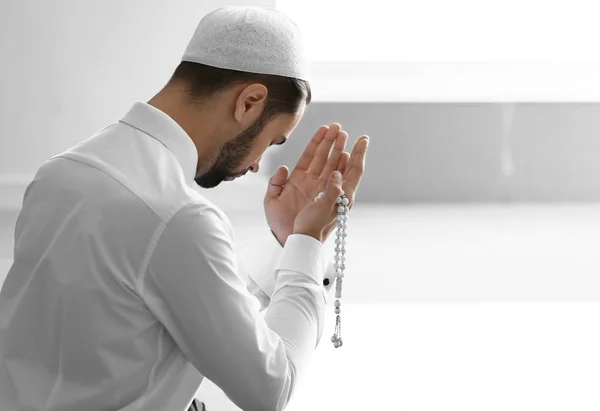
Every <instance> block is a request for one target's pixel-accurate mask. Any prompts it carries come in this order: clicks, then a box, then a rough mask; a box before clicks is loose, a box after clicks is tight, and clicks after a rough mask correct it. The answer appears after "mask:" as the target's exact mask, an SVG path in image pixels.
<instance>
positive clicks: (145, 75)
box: [0, 0, 274, 208]
mask: <svg viewBox="0 0 600 411" xmlns="http://www.w3.org/2000/svg"><path fill="white" fill-rule="evenodd" d="M224 5H258V6H265V7H272V6H273V5H274V2H273V1H271V0H246V1H244V0H229V1H223V0H203V1H198V0H127V1H122V0H102V1H94V2H91V1H79V0H54V1H45V0H8V1H6V0H5V1H2V2H0V56H1V59H2V61H1V63H0V90H2V91H1V93H0V208H7V207H8V208H12V207H14V206H18V205H19V204H20V200H21V195H22V190H23V188H24V185H25V184H26V183H27V182H29V180H30V179H31V177H32V174H33V173H35V171H36V170H37V169H38V167H39V166H40V165H41V164H42V163H43V162H44V161H45V160H46V159H48V158H49V157H51V156H53V155H54V154H57V153H59V152H61V151H63V150H65V149H68V148H69V147H71V146H72V145H74V144H76V143H78V142H79V141H81V140H84V139H86V138H87V137H89V136H90V135H92V134H93V133H94V132H95V131H97V130H99V129H101V128H102V127H104V126H105V125H106V124H109V123H111V122H113V121H116V120H118V119H119V118H121V117H122V116H123V115H124V114H125V112H126V111H127V110H128V108H129V107H130V106H131V105H132V104H133V103H134V102H135V101H137V100H142V101H147V100H148V99H150V98H151V97H152V96H153V95H154V93H155V92H156V91H158V90H159V89H160V88H161V87H162V86H163V85H164V84H165V83H166V82H167V81H168V79H169V77H170V75H171V74H172V72H173V70H174V69H175V67H176V66H177V64H178V63H179V61H180V57H181V55H182V54H183V51H184V49H185V47H186V46H187V43H188V41H189V39H190V37H191V36H192V34H193V32H194V30H195V29H196V26H197V24H198V21H199V20H200V18H201V17H202V16H203V15H205V14H206V13H207V12H208V11H210V10H212V9H214V8H217V7H220V6H224Z"/></svg>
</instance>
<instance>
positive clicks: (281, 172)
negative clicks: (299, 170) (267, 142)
mask: <svg viewBox="0 0 600 411" xmlns="http://www.w3.org/2000/svg"><path fill="white" fill-rule="evenodd" d="M288 173H289V170H288V168H287V167H286V166H279V168H278V169H277V171H275V174H273V176H272V177H271V178H270V179H269V186H268V187H267V194H266V195H265V200H266V199H269V198H274V197H277V196H279V194H281V191H282V190H283V185H284V184H285V182H286V181H287V179H288Z"/></svg>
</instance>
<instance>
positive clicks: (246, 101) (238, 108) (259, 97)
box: [234, 83, 268, 127]
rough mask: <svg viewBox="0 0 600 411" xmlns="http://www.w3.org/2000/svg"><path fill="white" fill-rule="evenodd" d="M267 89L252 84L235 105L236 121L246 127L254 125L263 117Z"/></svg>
mask: <svg viewBox="0 0 600 411" xmlns="http://www.w3.org/2000/svg"><path fill="white" fill-rule="evenodd" d="M267 94H268V91H267V88H266V87H265V86H264V85H262V84H258V83H255V84H250V85H249V86H247V87H246V88H244V89H243V90H242V91H241V93H240V94H239V96H238V98H237V101H236V103H235V113H234V116H235V119H236V121H237V122H238V123H241V124H244V127H247V126H249V125H250V124H253V123H254V122H255V121H256V120H257V119H258V118H259V116H260V115H261V113H262V111H263V109H264V106H265V102H266V101H267Z"/></svg>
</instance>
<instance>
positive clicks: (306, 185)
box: [264, 123, 369, 245]
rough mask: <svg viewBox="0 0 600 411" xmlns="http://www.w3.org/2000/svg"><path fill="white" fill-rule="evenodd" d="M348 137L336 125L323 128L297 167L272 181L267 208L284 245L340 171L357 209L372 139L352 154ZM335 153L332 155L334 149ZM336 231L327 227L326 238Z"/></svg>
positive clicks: (279, 171)
mask: <svg viewBox="0 0 600 411" xmlns="http://www.w3.org/2000/svg"><path fill="white" fill-rule="evenodd" d="M347 140H348V133H346V132H345V131H343V130H342V128H341V126H340V125H339V124H337V123H333V124H332V125H331V126H330V127H327V126H322V127H320V128H319V129H318V130H317V132H316V133H315V135H314V136H313V137H312V139H311V141H310V142H309V143H308V145H307V146H306V149H305V150H304V153H303V154H302V156H301V157H300V159H299V160H298V163H297V164H296V167H295V168H294V170H293V171H292V172H291V174H289V172H288V169H287V167H285V166H280V167H279V168H278V169H277V171H276V172H275V174H274V175H273V177H271V179H270V180H269V187H268V189H267V193H266V195H265V200H264V207H265V213H266V217H267V223H268V224H269V227H270V228H271V231H273V234H275V236H276V237H277V239H278V240H279V242H280V243H281V245H284V244H285V241H286V240H287V237H288V236H289V235H290V234H292V232H293V229H294V220H295V219H296V216H297V215H298V213H299V212H300V210H302V209H303V208H304V207H305V206H306V205H307V204H309V203H311V202H312V201H313V200H314V197H315V196H316V195H317V194H318V193H319V192H321V191H325V187H326V185H327V179H328V177H329V176H330V175H331V173H332V172H333V171H335V170H338V171H339V172H340V173H342V189H343V190H344V193H345V194H346V197H348V199H349V200H350V203H349V207H350V208H352V206H353V205H354V198H355V193H356V189H357V188H358V185H359V183H360V180H361V177H362V175H363V173H364V169H365V157H366V153H367V146H368V141H369V140H368V137H367V136H362V137H361V138H359V139H358V141H357V142H356V144H355V145H354V148H353V150H352V154H349V153H347V152H344V149H345V148H346V142H347ZM332 146H333V151H332V152H331V155H329V152H330V151H331V147H332ZM334 227H335V222H334V223H332V225H331V226H330V227H327V229H326V232H325V233H324V235H323V238H327V235H329V233H330V232H331V230H333V228H334Z"/></svg>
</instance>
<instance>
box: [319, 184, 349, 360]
mask: <svg viewBox="0 0 600 411" xmlns="http://www.w3.org/2000/svg"><path fill="white" fill-rule="evenodd" d="M323 194H324V193H319V194H318V195H317V197H316V198H315V200H316V199H318V198H320V197H321V196H322V195H323ZM349 202H350V201H349V200H348V198H347V197H346V196H345V195H344V190H342V194H340V196H339V197H338V198H337V200H336V207H337V224H336V225H337V230H336V232H335V237H336V238H335V256H334V260H335V263H334V264H333V268H334V269H335V298H336V300H335V303H334V306H335V309H334V311H335V314H336V317H335V331H334V333H333V336H332V337H331V342H332V343H333V346H334V347H335V348H339V347H341V346H342V345H343V342H342V319H341V317H340V313H341V311H342V310H341V302H340V298H342V284H343V281H344V270H345V269H346V237H347V236H348V234H347V233H346V228H347V227H348V210H349V207H348V204H349Z"/></svg>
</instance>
